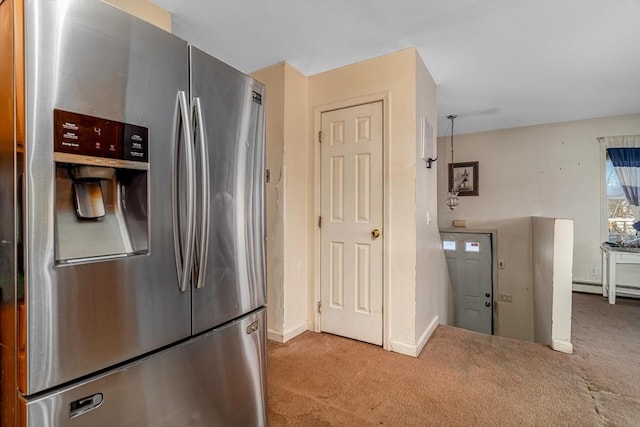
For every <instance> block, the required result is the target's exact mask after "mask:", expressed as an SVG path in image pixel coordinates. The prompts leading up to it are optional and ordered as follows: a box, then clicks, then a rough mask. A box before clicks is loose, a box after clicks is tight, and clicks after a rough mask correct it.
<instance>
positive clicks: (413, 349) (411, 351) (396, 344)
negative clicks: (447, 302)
mask: <svg viewBox="0 0 640 427" xmlns="http://www.w3.org/2000/svg"><path fill="white" fill-rule="evenodd" d="M437 327H438V316H436V317H434V318H433V320H431V322H430V323H429V326H428V327H427V329H426V330H425V331H424V332H423V333H422V335H421V336H420V339H418V342H417V343H416V344H415V345H411V344H407V343H403V342H400V341H393V340H392V341H391V343H390V344H391V348H390V350H391V351H395V352H396V353H400V354H404V355H407V356H412V357H418V355H419V354H420V352H421V351H422V349H423V348H424V346H425V345H426V344H427V341H429V338H430V337H431V335H432V334H433V331H435V330H436V328H437Z"/></svg>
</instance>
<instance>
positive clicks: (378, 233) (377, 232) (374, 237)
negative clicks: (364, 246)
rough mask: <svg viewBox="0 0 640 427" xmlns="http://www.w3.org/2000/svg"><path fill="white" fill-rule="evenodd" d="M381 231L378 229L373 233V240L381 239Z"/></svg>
mask: <svg viewBox="0 0 640 427" xmlns="http://www.w3.org/2000/svg"><path fill="white" fill-rule="evenodd" d="M380 234H381V233H380V230H378V229H377V228H376V229H374V230H372V231H371V238H373V239H377V238H378V237H380Z"/></svg>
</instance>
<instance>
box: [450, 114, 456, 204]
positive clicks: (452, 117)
mask: <svg viewBox="0 0 640 427" xmlns="http://www.w3.org/2000/svg"><path fill="white" fill-rule="evenodd" d="M449 118H450V119H451V183H450V185H451V186H450V188H449V192H451V193H453V178H454V177H453V119H455V118H456V117H455V116H449Z"/></svg>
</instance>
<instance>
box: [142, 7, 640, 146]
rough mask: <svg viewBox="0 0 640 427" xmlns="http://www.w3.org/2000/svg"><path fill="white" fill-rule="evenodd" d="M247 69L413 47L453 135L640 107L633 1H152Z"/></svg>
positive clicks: (177, 25) (203, 43) (638, 15)
mask: <svg viewBox="0 0 640 427" xmlns="http://www.w3.org/2000/svg"><path fill="white" fill-rule="evenodd" d="M153 1H154V2H155V3H156V4H158V5H160V6H162V7H164V8H165V9H167V10H168V11H169V12H171V13H172V16H173V18H172V26H173V32H174V33H175V34H177V35H179V36H180V37H182V38H184V39H186V40H189V41H190V42H192V43H193V44H194V45H196V46H198V47H200V48H201V49H203V50H205V51H208V52H209V53H211V54H212V55H214V56H216V57H218V58H219V59H221V60H223V61H225V62H227V63H229V64H230V65H233V66H234V67H236V68H238V69H240V70H242V71H244V72H246V73H249V72H252V71H255V70H258V69H260V68H264V67H267V66H269V65H273V64H275V63H278V62H280V61H287V62H288V63H289V64H291V65H292V66H293V67H295V68H296V69H298V70H299V71H300V72H302V73H303V74H305V75H312V74H316V73H320V72H323V71H327V70H330V69H334V68H337V67H341V66H344V65H348V64H352V63H354V62H358V61H362V60H366V59H369V58H373V57H376V56H380V55H384V54H387V53H391V52H394V51H397V50H400V49H404V48H407V47H416V48H417V50H418V52H419V53H420V56H421V57H422V59H423V61H424V62H425V64H426V65H427V67H428V68H429V70H430V72H431V74H432V76H433V78H434V80H435V81H436V84H437V86H438V129H439V132H438V133H439V134H440V135H446V134H449V132H450V126H449V122H448V120H447V119H446V116H447V115H449V114H457V115H458V116H459V117H458V119H457V120H456V123H455V129H456V134H458V133H471V132H479V131H486V130H494V129H505V128H512V127H520V126H527V125H535V124H541V123H552V122H562V121H567V120H576V119H586V118H594V117H605V116H614V115H621V114H629V113H638V112H640V0H556V1H552V0H510V1H506V0H209V1H205V0H189V1H185V0H153Z"/></svg>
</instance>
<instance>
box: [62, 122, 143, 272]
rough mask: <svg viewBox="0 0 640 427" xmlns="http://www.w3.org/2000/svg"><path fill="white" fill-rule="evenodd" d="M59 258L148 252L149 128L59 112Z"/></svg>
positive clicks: (67, 260)
mask: <svg viewBox="0 0 640 427" xmlns="http://www.w3.org/2000/svg"><path fill="white" fill-rule="evenodd" d="M53 116H54V144H53V148H54V153H53V159H54V162H55V165H56V169H55V170H56V177H55V186H56V191H55V194H56V204H55V259H56V262H57V263H62V264H64V263H77V262H91V261H98V260H103V259H109V258H113V257H122V256H130V255H138V254H146V253H148V251H149V212H148V207H149V200H148V194H149V191H148V182H149V180H148V173H149V161H148V139H149V131H148V129H147V128H145V127H142V126H137V125H131V124H127V123H121V122H118V121H114V120H107V119H102V118H99V117H93V116H88V115H84V114H78V113H73V112H69V111H62V110H54V114H53Z"/></svg>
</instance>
